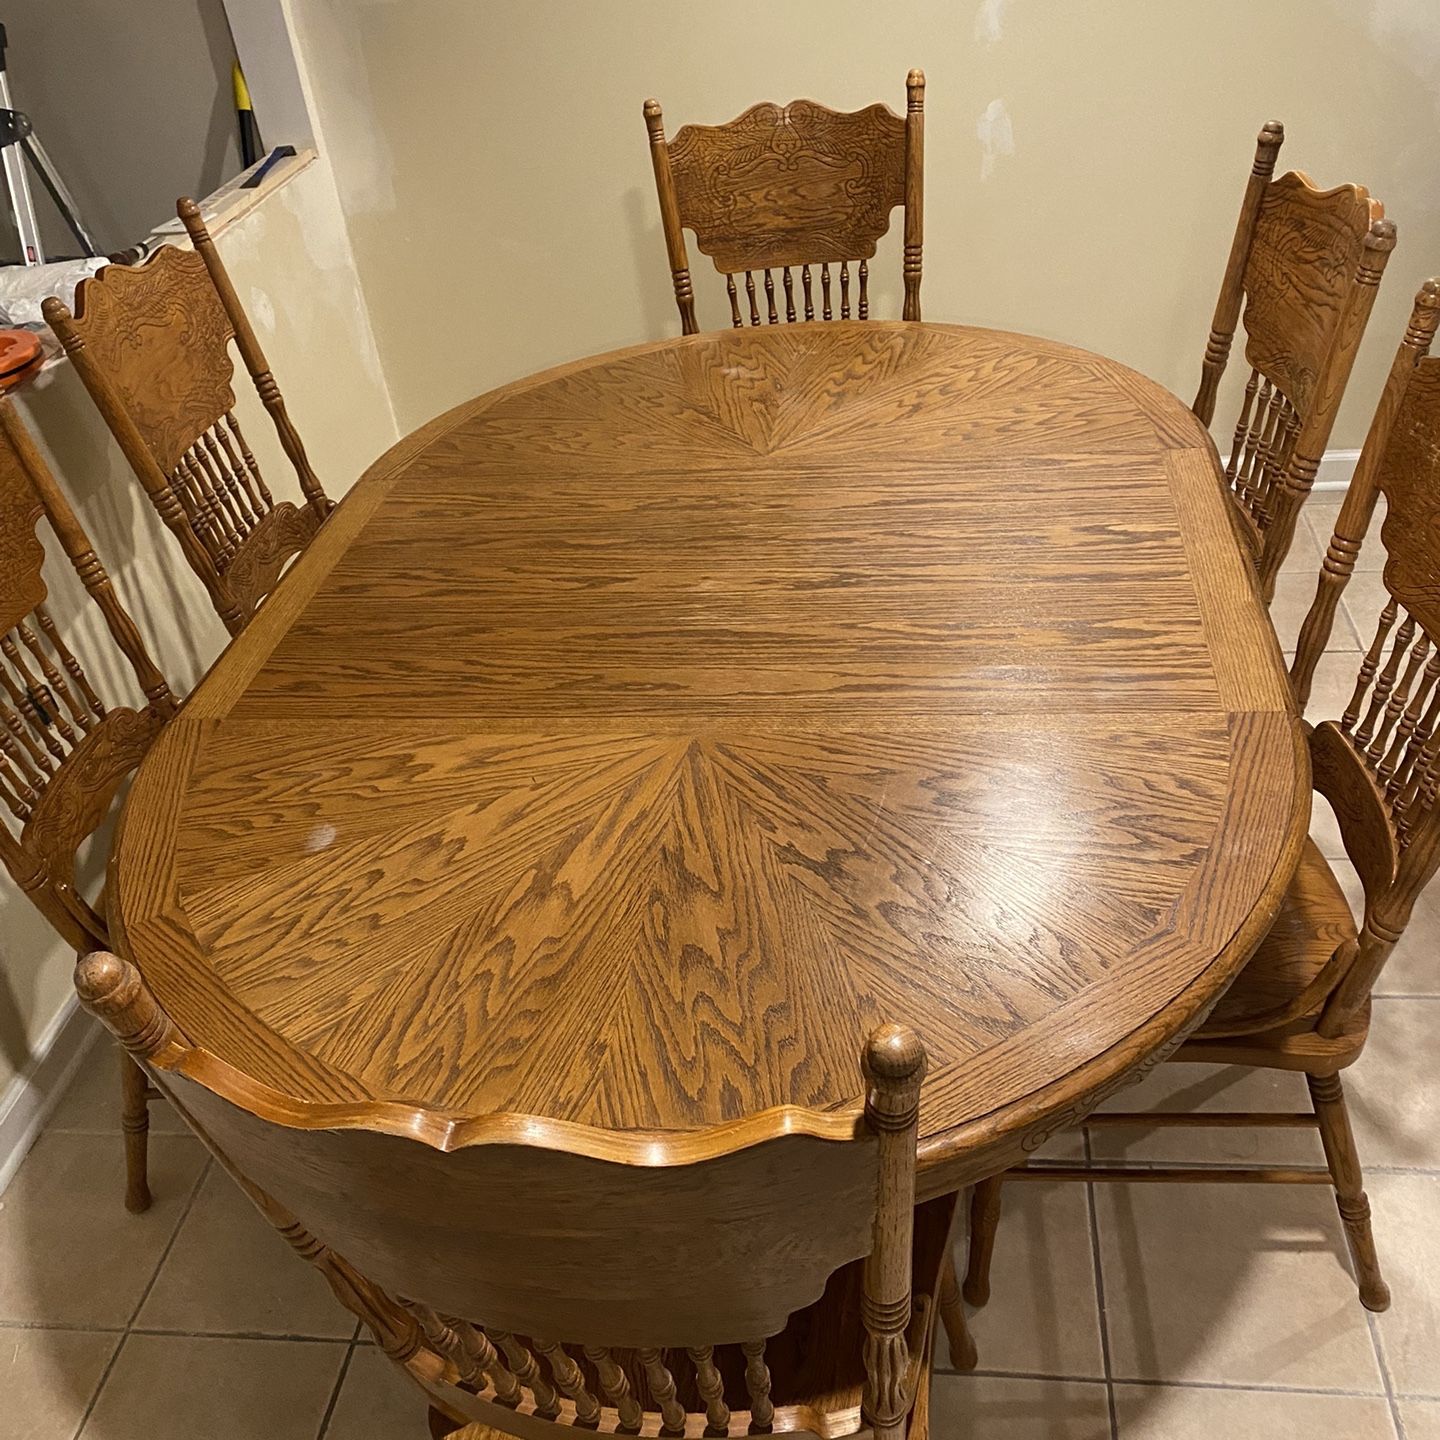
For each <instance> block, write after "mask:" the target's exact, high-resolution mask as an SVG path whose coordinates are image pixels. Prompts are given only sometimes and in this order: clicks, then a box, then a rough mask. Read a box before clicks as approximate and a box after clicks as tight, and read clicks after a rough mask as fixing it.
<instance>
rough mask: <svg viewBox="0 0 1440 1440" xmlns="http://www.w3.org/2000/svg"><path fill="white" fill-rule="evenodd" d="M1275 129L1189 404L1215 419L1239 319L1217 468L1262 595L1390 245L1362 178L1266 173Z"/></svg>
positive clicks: (1274, 153) (1259, 155) (1389, 228)
mask: <svg viewBox="0 0 1440 1440" xmlns="http://www.w3.org/2000/svg"><path fill="white" fill-rule="evenodd" d="M1284 138H1285V132H1284V127H1283V126H1281V125H1280V124H1278V123H1277V122H1274V121H1272V122H1271V123H1270V124H1268V125H1266V126H1265V127H1264V128H1263V129H1262V130H1261V131H1260V134H1259V137H1258V139H1257V142H1256V149H1255V162H1254V165H1253V166H1252V169H1251V173H1250V179H1249V181H1248V183H1247V185H1246V188H1245V195H1244V199H1243V201H1242V202H1241V207H1240V218H1239V221H1238V222H1237V224H1236V228H1235V239H1234V241H1233V243H1232V245H1231V249H1230V258H1229V261H1228V262H1227V265H1226V269H1225V278H1224V281H1223V282H1222V284H1221V288H1220V297H1219V299H1218V301H1217V302H1216V307H1215V318H1214V321H1213V323H1212V325H1211V329H1210V336H1209V340H1208V342H1207V344H1206V349H1205V359H1204V362H1203V364H1202V366H1201V379H1200V388H1199V390H1198V391H1197V392H1196V396H1195V403H1194V406H1193V409H1194V411H1195V414H1196V415H1197V416H1198V417H1199V418H1200V419H1201V420H1202V421H1203V422H1204V423H1205V424H1207V425H1208V424H1210V422H1211V421H1212V420H1213V419H1214V415H1215V405H1216V399H1217V396H1218V393H1219V384H1220V377H1221V376H1222V375H1223V373H1224V371H1225V368H1226V364H1227V361H1228V359H1229V354H1230V347H1231V343H1232V341H1233V339H1234V335H1235V331H1236V328H1237V326H1239V325H1240V324H1241V323H1242V320H1243V324H1244V327H1245V337H1246V338H1245V358H1246V360H1247V362H1248V363H1249V365H1250V367H1251V371H1250V378H1249V381H1248V382H1247V384H1246V386H1245V392H1244V397H1243V399H1242V401H1241V406H1240V417H1239V420H1238V422H1237V424H1236V426H1235V432H1234V438H1233V440H1232V442H1231V447H1230V457H1229V461H1228V463H1227V465H1226V467H1225V479H1226V484H1227V486H1228V487H1229V490H1230V494H1231V498H1232V499H1233V501H1234V502H1235V505H1236V508H1237V510H1238V512H1239V514H1240V516H1241V518H1242V521H1243V523H1244V527H1245V530H1246V533H1247V535H1248V537H1249V539H1250V542H1251V546H1252V549H1253V552H1254V557H1255V563H1256V567H1257V570H1258V572H1259V575H1260V582H1261V589H1262V591H1263V593H1264V596H1265V599H1266V600H1267V602H1268V601H1269V599H1270V598H1271V597H1272V595H1273V594H1274V588H1275V579H1276V576H1277V575H1278V574H1279V570H1280V566H1281V564H1282V563H1283V562H1284V559H1285V556H1286V554H1287V553H1288V551H1289V548H1290V544H1291V541H1292V540H1293V538H1294V534H1295V524H1296V521H1297V519H1298V516H1299V513H1300V507H1301V506H1302V505H1303V504H1304V502H1305V499H1306V497H1307V496H1308V495H1309V493H1310V490H1311V487H1312V486H1313V485H1314V483H1315V475H1316V472H1317V469H1318V467H1319V464H1320V458H1321V456H1322V455H1323V453H1324V451H1325V446H1326V444H1327V443H1328V441H1329V438H1330V431H1331V428H1332V426H1333V425H1334V422H1335V415H1336V412H1337V411H1338V410H1339V408H1340V401H1341V399H1342V397H1343V395H1344V391H1345V385H1346V382H1347V381H1348V379H1349V377H1350V370H1351V367H1352V366H1353V364H1354V361H1355V355H1356V352H1357V351H1358V349H1359V345H1360V340H1361V338H1362V336H1363V335H1364V331H1365V325H1366V322H1367V320H1368V319H1369V315H1370V309H1371V307H1372V305H1373V304H1374V300H1375V292H1376V287H1377V286H1378V285H1379V283H1380V278H1381V275H1382V274H1383V273H1384V269H1385V264H1386V261H1387V260H1388V259H1389V255H1390V252H1391V250H1393V249H1394V246H1395V227H1394V225H1393V224H1391V222H1390V221H1388V220H1386V219H1385V207H1384V206H1383V205H1381V204H1380V202H1379V201H1378V200H1374V199H1372V198H1371V197H1370V195H1369V193H1368V192H1367V191H1366V190H1365V188H1364V187H1363V186H1360V185H1341V186H1337V187H1336V188H1335V189H1333V190H1320V189H1318V188H1317V187H1316V186H1315V185H1314V184H1313V183H1312V182H1311V181H1310V179H1309V178H1308V177H1307V176H1305V175H1303V174H1301V173H1299V172H1298V171H1292V172H1291V173H1289V174H1286V175H1282V176H1281V177H1280V178H1279V179H1274V178H1272V177H1273V176H1274V171H1275V164H1276V160H1277V158H1278V156H1279V153H1280V147H1281V145H1282V144H1283V142H1284Z"/></svg>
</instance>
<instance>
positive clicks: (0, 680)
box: [0, 605, 106, 823]
mask: <svg viewBox="0 0 1440 1440" xmlns="http://www.w3.org/2000/svg"><path fill="white" fill-rule="evenodd" d="M105 714H106V711H105V705H104V702H103V701H102V700H101V699H100V696H99V694H98V693H97V692H96V690H95V687H94V686H93V685H92V684H91V683H90V679H89V676H88V675H87V674H86V673H85V668H84V666H82V665H81V663H80V661H79V660H78V659H77V658H76V656H75V653H74V652H73V651H72V650H71V649H70V647H69V646H68V645H66V644H65V642H64V641H63V640H62V639H61V638H60V633H59V631H58V630H57V628H56V626H55V622H54V620H52V619H51V617H50V613H49V611H48V610H46V608H45V607H44V606H43V605H37V606H36V607H35V610H34V611H33V613H32V615H31V616H30V617H28V618H22V619H21V620H19V621H17V622H16V624H15V626H14V628H13V629H11V630H9V631H7V632H5V633H4V634H0V804H3V805H4V807H5V808H6V809H7V810H8V811H9V812H10V813H11V815H13V816H14V817H15V818H16V819H17V820H20V821H21V822H22V823H23V822H24V821H26V820H28V819H29V818H30V812H31V810H32V808H33V807H34V805H35V803H36V802H37V800H38V799H39V797H40V794H41V793H42V792H43V791H44V789H45V787H46V785H47V784H48V783H49V781H50V779H51V778H52V777H53V776H54V774H55V773H56V770H57V769H58V767H59V766H60V764H61V763H62V762H63V761H64V760H65V758H66V757H67V756H68V755H69V754H70V753H71V752H72V751H73V750H74V749H75V747H76V746H77V745H79V743H80V742H81V740H83V739H84V737H85V736H86V735H87V734H88V733H89V732H90V731H91V730H93V729H94V727H95V726H96V725H97V724H98V723H99V722H100V721H101V720H103V719H104V718H105Z"/></svg>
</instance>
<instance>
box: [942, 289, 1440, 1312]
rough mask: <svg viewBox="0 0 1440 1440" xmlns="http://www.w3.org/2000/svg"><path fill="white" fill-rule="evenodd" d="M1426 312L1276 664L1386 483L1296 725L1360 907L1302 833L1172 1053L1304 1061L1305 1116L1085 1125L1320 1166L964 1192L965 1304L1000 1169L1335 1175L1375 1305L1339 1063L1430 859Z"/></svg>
mask: <svg viewBox="0 0 1440 1440" xmlns="http://www.w3.org/2000/svg"><path fill="white" fill-rule="evenodd" d="M1437 321H1440V280H1431V281H1428V282H1427V283H1426V285H1425V287H1424V288H1423V289H1422V290H1421V291H1420V294H1419V295H1418V296H1417V297H1416V301H1415V308H1414V310H1413V311H1412V313H1411V316H1410V325H1409V328H1408V329H1407V331H1406V333H1405V338H1404V341H1403V342H1402V344H1401V346H1400V348H1399V351H1398V353H1397V354H1396V357H1395V362H1394V364H1393V366H1392V367H1391V371H1390V376H1389V379H1388V381H1387V383H1386V386H1385V391H1384V394H1383V396H1382V398H1381V401H1380V405H1379V408H1378V409H1377V411H1376V414H1375V418H1374V421H1373V423H1372V424H1371V427H1370V433H1369V435H1368V436H1367V437H1366V441H1365V448H1364V450H1363V451H1362V452H1361V456H1360V462H1359V465H1358V467H1357V469H1356V472H1355V478H1354V479H1353V480H1352V481H1351V484H1350V488H1349V491H1348V493H1347V494H1346V497H1345V503H1344V505H1343V506H1342V507H1341V510H1340V515H1339V517H1338V519H1337V521H1336V525H1335V534H1334V536H1333V538H1332V539H1331V541H1330V544H1329V547H1328V549H1327V551H1326V554H1325V560H1324V563H1323V566H1322V568H1321V571H1320V579H1319V584H1318V586H1317V589H1316V594H1315V600H1314V602H1313V604H1312V605H1311V607H1310V611H1309V614H1308V615H1307V616H1306V619H1305V623H1304V626H1303V627H1302V629H1301V632H1300V642H1299V648H1298V650H1297V652H1296V655H1295V661H1294V664H1293V665H1292V667H1291V679H1292V682H1293V684H1294V687H1295V693H1296V698H1297V702H1298V703H1299V705H1300V707H1301V708H1302V709H1303V708H1304V706H1305V705H1306V703H1307V702H1308V700H1309V698H1310V686H1311V681H1312V679H1313V677H1314V674H1315V666H1316V663H1317V662H1318V661H1319V659H1320V656H1321V654H1322V653H1323V652H1324V649H1325V644H1326V641H1327V640H1328V638H1329V635H1330V627H1331V624H1332V622H1333V621H1334V617H1335V607H1336V604H1337V603H1338V601H1339V598H1340V595H1341V593H1342V591H1343V590H1344V588H1345V584H1346V582H1347V581H1348V580H1349V578H1350V576H1351V574H1352V572H1353V571H1354V568H1355V560H1356V557H1357V556H1358V554H1359V552H1360V545H1361V541H1362V540H1363V538H1364V536H1365V532H1366V529H1367V528H1368V526H1369V523H1370V518H1371V516H1372V515H1373V513H1374V510H1375V504H1376V500H1377V497H1378V496H1379V495H1381V494H1383V495H1384V496H1385V497H1386V500H1387V502H1388V510H1387V513H1386V518H1385V524H1384V526H1383V527H1382V529H1381V532H1380V539H1381V542H1382V543H1383V544H1384V546H1385V553H1386V562H1385V570H1384V581H1385V589H1386V591H1387V592H1388V596H1389V598H1388V600H1387V602H1386V604H1385V606H1384V609H1383V610H1382V611H1381V614H1380V617H1379V621H1378V623H1377V627H1376V631H1375V637H1374V639H1373V640H1372V641H1371V644H1370V647H1369V649H1368V650H1367V651H1366V652H1365V655H1364V657H1363V658H1362V660H1361V662H1360V666H1359V673H1358V675H1357V677H1356V683H1355V690H1354V694H1353V695H1352V697H1351V699H1350V703H1349V705H1348V706H1347V707H1346V709H1345V712H1344V714H1343V715H1342V716H1341V717H1340V718H1339V719H1338V720H1325V721H1323V722H1322V723H1320V724H1318V725H1316V726H1314V728H1313V729H1312V730H1311V731H1310V758H1311V765H1312V770H1313V775H1314V782H1315V789H1316V790H1317V791H1319V793H1320V794H1321V795H1323V796H1325V798H1326V799H1327V800H1329V802H1330V803H1331V805H1332V806H1333V807H1334V810H1335V814H1336V816H1337V818H1338V820H1339V822H1340V833H1341V836H1342V838H1343V840H1344V843H1345V850H1346V853H1347V854H1348V855H1349V856H1350V859H1351V860H1352V861H1353V863H1354V865H1355V869H1356V870H1357V872H1358V873H1359V876H1360V883H1361V886H1362V888H1363V890H1364V895H1365V911H1364V915H1363V916H1362V918H1361V923H1360V924H1359V926H1358V927H1357V925H1356V923H1355V918H1354V916H1353V915H1352V914H1351V912H1350V907H1349V905H1348V903H1347V902H1346V899H1345V895H1344V892H1343V891H1342V890H1341V888H1340V882H1339V881H1338V880H1337V879H1336V877H1335V874H1334V872H1333V871H1332V870H1331V869H1330V866H1329V865H1328V864H1327V863H1326V861H1325V860H1324V858H1323V857H1322V856H1321V854H1320V851H1319V849H1318V847H1317V846H1316V845H1315V843H1314V842H1313V841H1308V842H1307V843H1306V846H1305V849H1304V852H1303V853H1302V856H1301V859H1300V864H1299V868H1298V869H1297V870H1296V873H1295V878H1294V879H1293V880H1292V882H1291V884H1290V888H1289V890H1288V892H1287V893H1286V896H1285V899H1284V901H1283V902H1282V904H1281V907H1280V912H1279V915H1278V916H1277V917H1276V920H1275V924H1274V926H1273V928H1272V929H1271V931H1270V933H1269V935H1268V936H1267V937H1266V938H1265V940H1263V941H1262V942H1261V944H1260V947H1259V949H1258V950H1257V951H1256V952H1255V954H1254V955H1253V956H1252V957H1251V959H1250V961H1249V962H1248V964H1247V965H1246V967H1245V969H1244V970H1243V971H1241V973H1240V976H1239V978H1238V979H1237V980H1236V981H1235V983H1234V985H1233V986H1232V987H1231V989H1230V990H1229V991H1227V992H1226V994H1225V995H1224V996H1223V997H1222V998H1221V1000H1220V1003H1219V1004H1218V1005H1217V1006H1216V1007H1215V1009H1214V1010H1213V1011H1212V1012H1211V1014H1210V1016H1209V1018H1208V1019H1207V1020H1206V1021H1205V1023H1204V1025H1203V1026H1202V1027H1201V1029H1200V1030H1199V1031H1197V1032H1196V1034H1195V1035H1194V1037H1192V1038H1191V1039H1189V1040H1188V1041H1186V1043H1185V1044H1183V1045H1182V1046H1181V1047H1180V1048H1179V1049H1178V1050H1176V1051H1175V1053H1174V1055H1173V1056H1172V1057H1171V1058H1173V1059H1175V1060H1181V1061H1191V1062H1194V1061H1201V1062H1209V1063H1213V1064H1217V1065H1250V1066H1256V1067H1259V1068H1263V1069H1274V1070H1299V1071H1303V1072H1304V1074H1305V1076H1306V1079H1307V1080H1308V1082H1309V1087H1310V1097H1311V1101H1312V1104H1313V1113H1312V1114H1303V1113H1302V1114H1288V1115H1287V1114H1280V1115H1270V1114H1265V1115H1257V1114H1247V1113H1191V1114H1167V1113H1163V1112H1162V1113H1159V1114H1155V1113H1139V1114H1120V1113H1116V1114H1103V1115H1092V1116H1090V1118H1089V1119H1088V1121H1086V1124H1088V1125H1091V1126H1096V1125H1105V1126H1135V1127H1140V1128H1150V1127H1154V1126H1160V1125H1220V1126H1232V1125H1237V1126H1238V1125H1255V1126H1261V1125H1264V1126H1275V1125H1295V1126H1314V1127H1317V1128H1318V1129H1319V1132H1320V1139H1321V1142H1322V1145H1323V1148H1324V1152H1325V1159H1326V1163H1327V1168H1326V1169H1325V1170H1306V1169H1272V1168H1259V1169H1257V1168H1245V1169H1234V1170H1216V1169H1208V1170H1197V1169H1186V1168H1183V1167H1147V1168H1145V1169H1134V1168H1129V1167H1125V1166H1092V1167H1090V1168H1089V1169H1078V1170H1066V1169H1063V1168H1061V1169H1044V1170H1041V1169H1036V1170H1033V1171H1028V1172H1026V1171H1011V1172H1009V1176H1002V1177H999V1178H997V1179H995V1180H991V1181H987V1182H986V1183H985V1184H983V1185H981V1186H979V1187H977V1189H976V1192H975V1195H974V1199H973V1204H972V1229H971V1253H970V1272H969V1274H968V1276H967V1277H966V1283H965V1295H966V1298H967V1299H969V1300H970V1301H971V1302H972V1303H974V1304H983V1303H984V1301H985V1299H986V1298H987V1297H988V1295H989V1266H990V1257H991V1251H992V1248H993V1245H994V1236H995V1227H996V1224H997V1222H998V1218H999V1196H1000V1183H1001V1180H1003V1179H1006V1178H1010V1177H1014V1176H1017V1175H1022V1174H1028V1175H1029V1176H1030V1177H1031V1178H1034V1177H1035V1176H1045V1177H1048V1178H1056V1177H1060V1178H1072V1179H1082V1178H1083V1179H1085V1180H1090V1181H1095V1180H1160V1181H1173V1180H1194V1181H1200V1182H1206V1181H1208V1182H1217V1181H1218V1182H1226V1181H1229V1182H1243V1181H1256V1180H1265V1181H1280V1182H1293V1183H1319V1184H1332V1185H1333V1186H1334V1188H1335V1194H1336V1201H1337V1204H1338V1207H1339V1210H1340V1218H1341V1219H1342V1221H1343V1222H1344V1226H1345V1233H1346V1237H1347V1239H1348V1241H1349V1245H1350V1253H1351V1258H1352V1260H1353V1261H1354V1265H1355V1272H1356V1277H1357V1280H1358V1282H1359V1287H1360V1299H1361V1301H1362V1302H1363V1303H1364V1304H1365V1305H1366V1306H1367V1307H1368V1308H1369V1309H1371V1310H1383V1309H1385V1307H1386V1306H1387V1305H1388V1304H1389V1303H1390V1292H1389V1290H1388V1289H1387V1287H1386V1285H1385V1281H1384V1279H1383V1278H1382V1276H1381V1273H1380V1262H1379V1259H1378V1257H1377V1255H1376V1251H1375V1241H1374V1237H1373V1235H1372V1234H1371V1228H1370V1204H1369V1201H1368V1200H1367V1199H1366V1197H1365V1190H1364V1186H1363V1182H1362V1177H1361V1170H1360V1157H1359V1154H1358V1152H1357V1150H1356V1147H1355V1137H1354V1135H1353V1133H1352V1131H1351V1127H1350V1118H1349V1114H1348V1112H1347V1110H1346V1107H1345V1091H1344V1087H1343V1085H1342V1083H1341V1080H1340V1072H1341V1071H1342V1070H1343V1069H1344V1068H1345V1067H1346V1066H1348V1065H1351V1064H1353V1063H1354V1061H1355V1060H1357V1059H1358V1058H1359V1056H1360V1053H1361V1050H1362V1048H1363V1047H1364V1044H1365V1039H1366V1035H1367V1033H1368V1031H1369V1025H1370V992H1371V989H1372V988H1373V986H1374V984H1375V981H1376V979H1377V977H1378V976H1379V974H1380V971H1381V968H1382V967H1383V966H1384V964H1385V961H1386V960H1387V959H1388V958H1389V956H1390V953H1391V951H1392V950H1394V948H1395V946H1396V944H1397V943H1398V942H1399V940H1400V937H1401V936H1402V935H1403V934H1404V931H1405V927H1406V925H1407V924H1408V923H1409V921H1410V914H1411V911H1412V910H1413V908H1414V906H1415V902H1416V901H1417V900H1418V899H1419V897H1420V894H1421V892H1422V891H1423V890H1424V888H1425V886H1426V885H1428V884H1429V883H1430V881H1431V879H1432V878H1433V877H1434V875H1435V871H1436V869H1437V868H1440V804H1437V796H1440V645H1437V642H1440V554H1437V551H1436V548H1435V536H1436V534H1437V533H1440V357H1430V356H1429V355H1428V351H1429V348H1430V343H1431V341H1432V339H1433V338H1434V335H1435V331H1436V326H1437Z"/></svg>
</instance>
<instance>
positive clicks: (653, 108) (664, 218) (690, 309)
mask: <svg viewBox="0 0 1440 1440" xmlns="http://www.w3.org/2000/svg"><path fill="white" fill-rule="evenodd" d="M645 130H646V133H647V134H648V135H649V137H650V163H651V165H652V166H653V167H654V170H655V190H656V193H657V194H658V195H659V197H660V224H661V227H662V229H663V230H664V231H665V252H666V254H667V256H668V257H669V260H670V279H671V282H672V283H673V285H674V287H675V304H676V306H677V308H678V309H679V311H680V329H681V333H682V334H685V335H694V334H695V333H696V332H697V331H698V330H699V329H700V326H699V325H698V324H697V323H696V320H695V291H694V287H693V286H692V285H691V283H690V257H689V255H688V254H687V253H686V251H685V232H684V230H683V228H682V227H681V224H680V203H679V201H678V200H677V199H676V197H675V175H674V172H673V171H672V170H671V169H670V146H669V145H668V144H667V143H666V140H665V116H664V114H663V113H662V112H661V109H660V102H659V101H658V100H647V101H646V102H645Z"/></svg>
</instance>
